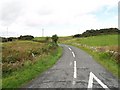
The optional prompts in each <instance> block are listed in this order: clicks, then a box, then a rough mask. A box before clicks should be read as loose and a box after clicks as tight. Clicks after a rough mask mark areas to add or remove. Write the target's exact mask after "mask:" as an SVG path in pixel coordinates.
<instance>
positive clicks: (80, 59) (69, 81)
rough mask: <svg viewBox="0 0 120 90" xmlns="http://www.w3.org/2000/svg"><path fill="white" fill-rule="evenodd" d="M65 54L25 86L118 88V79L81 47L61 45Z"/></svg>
mask: <svg viewBox="0 0 120 90" xmlns="http://www.w3.org/2000/svg"><path fill="white" fill-rule="evenodd" d="M61 46H62V47H63V55H62V56H61V58H60V59H59V60H58V62H57V63H56V64H55V65H54V66H53V67H52V68H50V69H49V70H48V71H46V72H44V73H42V74H41V75H40V76H38V77H37V78H35V79H34V80H32V81H31V82H29V83H28V84H27V85H26V86H25V87H24V88H107V89H111V88H118V80H117V79H116V78H115V77H114V76H113V75H112V74H111V73H110V72H108V71H107V70H106V69H105V68H103V67H102V66H101V65H100V64H98V63H96V62H95V60H94V59H93V58H92V56H90V55H89V54H87V53H86V52H84V51H83V50H81V49H78V48H76V47H73V46H69V45H61Z"/></svg>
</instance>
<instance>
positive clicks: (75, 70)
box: [73, 61, 77, 78]
mask: <svg viewBox="0 0 120 90" xmlns="http://www.w3.org/2000/svg"><path fill="white" fill-rule="evenodd" d="M73 77H74V78H77V68H76V61H74V76H73Z"/></svg>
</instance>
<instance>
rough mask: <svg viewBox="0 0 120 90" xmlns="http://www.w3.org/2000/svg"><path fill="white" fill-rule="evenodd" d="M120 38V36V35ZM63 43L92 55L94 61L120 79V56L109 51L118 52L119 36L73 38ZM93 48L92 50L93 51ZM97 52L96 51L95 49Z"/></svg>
mask: <svg viewBox="0 0 120 90" xmlns="http://www.w3.org/2000/svg"><path fill="white" fill-rule="evenodd" d="M119 36H120V35H119ZM61 43H64V44H68V45H73V46H76V47H78V48H80V49H83V50H84V51H86V52H87V53H89V54H91V55H92V56H93V57H94V59H95V60H96V61H97V62H98V63H100V64H101V65H102V66H104V67H105V68H106V69H107V70H108V71H110V72H112V73H113V75H114V76H116V77H118V78H120V75H119V73H118V72H119V66H120V58H119V57H120V56H119V54H116V55H114V53H110V52H107V51H111V50H112V51H114V52H118V48H119V46H118V35H117V34H116V35H99V36H91V37H84V38H71V39H69V40H65V39H64V40H62V41H61ZM91 47H92V49H91ZM94 48H95V49H97V51H95V49H94Z"/></svg>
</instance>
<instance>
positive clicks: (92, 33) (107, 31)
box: [73, 28, 120, 37]
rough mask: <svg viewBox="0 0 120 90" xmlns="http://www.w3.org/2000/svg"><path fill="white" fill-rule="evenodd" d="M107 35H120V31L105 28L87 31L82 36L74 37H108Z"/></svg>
mask: <svg viewBox="0 0 120 90" xmlns="http://www.w3.org/2000/svg"><path fill="white" fill-rule="evenodd" d="M106 34H120V30H119V29H117V28H105V29H100V30H94V29H91V30H86V31H85V32H83V33H82V34H76V35H74V36H73V37H89V36H97V35H106Z"/></svg>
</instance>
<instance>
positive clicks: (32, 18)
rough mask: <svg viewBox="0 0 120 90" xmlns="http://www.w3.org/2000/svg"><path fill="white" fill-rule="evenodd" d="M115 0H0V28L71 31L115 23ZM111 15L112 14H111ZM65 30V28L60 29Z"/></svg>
mask: <svg viewBox="0 0 120 90" xmlns="http://www.w3.org/2000/svg"><path fill="white" fill-rule="evenodd" d="M117 3H118V0H1V3H0V6H1V9H0V13H1V14H0V25H1V26H0V29H2V30H6V27H7V26H8V27H9V31H11V32H17V33H19V34H33V35H35V36H36V35H38V36H39V35H40V34H38V32H39V33H41V29H42V28H44V29H45V35H52V34H54V33H56V34H59V35H72V34H76V33H82V32H84V31H85V30H86V29H92V28H93V29H97V28H107V27H111V26H112V27H117V21H116V20H117ZM113 17H114V18H113ZM62 31H64V32H65V33H64V32H62Z"/></svg>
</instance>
